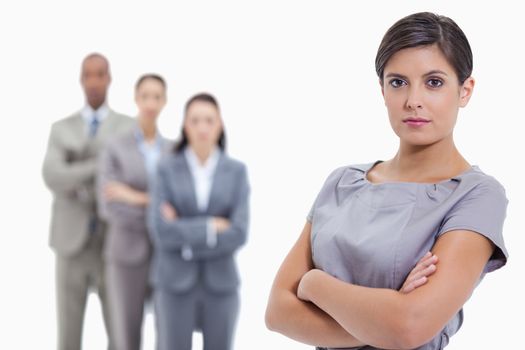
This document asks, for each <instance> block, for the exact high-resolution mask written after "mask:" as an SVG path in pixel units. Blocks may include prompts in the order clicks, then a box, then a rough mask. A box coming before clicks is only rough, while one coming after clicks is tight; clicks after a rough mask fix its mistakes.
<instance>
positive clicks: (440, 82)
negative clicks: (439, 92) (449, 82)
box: [427, 79, 443, 88]
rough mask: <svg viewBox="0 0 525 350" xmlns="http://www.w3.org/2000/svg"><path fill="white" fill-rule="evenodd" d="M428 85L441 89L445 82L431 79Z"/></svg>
mask: <svg viewBox="0 0 525 350" xmlns="http://www.w3.org/2000/svg"><path fill="white" fill-rule="evenodd" d="M427 84H428V86H430V87H433V88H438V87H440V86H441V85H443V81H441V80H440V79H429V80H428V81H427Z"/></svg>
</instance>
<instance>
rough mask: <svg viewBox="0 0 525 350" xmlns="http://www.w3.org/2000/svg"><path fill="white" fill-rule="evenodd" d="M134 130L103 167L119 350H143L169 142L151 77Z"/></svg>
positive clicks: (162, 96) (162, 89)
mask: <svg viewBox="0 0 525 350" xmlns="http://www.w3.org/2000/svg"><path fill="white" fill-rule="evenodd" d="M135 102H136V104H137V107H138V117H137V124H136V126H135V128H134V129H133V130H132V131H131V132H129V133H127V134H124V135H123V136H121V137H119V138H117V139H115V140H113V142H111V143H109V144H108V147H107V148H106V149H105V151H104V153H103V154H102V157H101V159H100V164H99V174H98V196H99V201H100V204H101V205H100V211H101V215H102V216H103V217H104V218H106V220H107V222H108V223H109V234H108V237H107V239H106V243H105V247H104V255H105V259H106V284H107V289H108V301H109V307H110V310H111V317H110V319H111V329H112V331H113V332H114V337H115V339H114V340H115V347H116V349H118V350H135V349H137V350H138V349H140V344H141V331H142V319H143V310H144V303H145V301H146V299H147V295H148V294H149V293H148V290H149V287H148V285H149V283H148V272H149V268H150V258H151V243H150V240H149V234H148V232H147V229H146V227H147V225H146V207H147V205H148V203H149V195H148V192H147V191H148V188H149V182H150V180H152V179H153V177H154V175H155V172H156V168H157V162H158V160H159V159H160V157H161V155H162V154H164V153H168V149H169V147H170V144H169V142H168V141H167V140H166V139H164V138H163V137H162V136H161V135H160V134H159V132H158V130H157V118H158V116H159V114H160V112H161V111H162V108H163V107H164V105H165V104H166V83H165V81H164V79H163V78H162V77H160V76H158V75H155V74H146V75H143V76H142V77H140V78H139V80H138V81H137V83H136V85H135Z"/></svg>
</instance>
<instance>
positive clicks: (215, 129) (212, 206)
mask: <svg viewBox="0 0 525 350" xmlns="http://www.w3.org/2000/svg"><path fill="white" fill-rule="evenodd" d="M225 142H226V139H225V134H224V128H223V123H222V119H221V116H220V112H219V106H218V103H217V101H216V100H215V98H214V97H213V96H211V95H209V94H199V95H195V96H194V97H192V98H191V99H190V100H189V101H188V102H187V104H186V107H185V116H184V125H183V130H182V136H181V140H180V142H179V143H178V144H177V146H176V148H175V151H174V152H173V154H170V155H169V156H167V157H165V158H164V159H163V161H161V163H160V164H159V168H158V174H157V178H156V181H155V186H154V189H153V192H152V197H151V211H150V214H151V216H150V223H151V228H152V229H151V232H152V233H153V237H154V238H153V243H154V246H155V254H154V259H153V268H152V281H153V285H154V302H155V312H156V318H157V328H158V348H159V350H190V349H191V341H192V333H193V331H194V330H196V329H200V330H202V334H203V340H204V349H206V350H229V349H231V348H232V345H233V334H234V329H235V324H236V320H237V315H238V312H239V296H238V286H239V275H238V272H237V266H236V263H235V260H234V254H235V252H236V251H237V250H238V249H239V247H241V246H242V245H243V244H244V243H245V241H246V235H247V229H248V196H249V185H248V178H247V174H246V167H245V166H244V164H242V163H241V162H239V161H236V160H234V159H232V158H230V157H229V156H227V155H226V153H225Z"/></svg>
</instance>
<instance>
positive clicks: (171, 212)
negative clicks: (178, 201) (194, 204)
mask: <svg viewBox="0 0 525 350" xmlns="http://www.w3.org/2000/svg"><path fill="white" fill-rule="evenodd" d="M160 212H161V214H162V218H163V219H164V221H175V220H177V218H178V215H177V211H176V210H175V208H174V207H173V206H172V205H171V204H169V203H167V202H164V203H162V204H161V206H160Z"/></svg>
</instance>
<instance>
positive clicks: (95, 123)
mask: <svg viewBox="0 0 525 350" xmlns="http://www.w3.org/2000/svg"><path fill="white" fill-rule="evenodd" d="M99 125H100V121H99V120H98V117H97V114H96V113H93V116H92V117H91V122H90V123H89V137H95V135H96V134H97V129H98V127H99Z"/></svg>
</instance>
